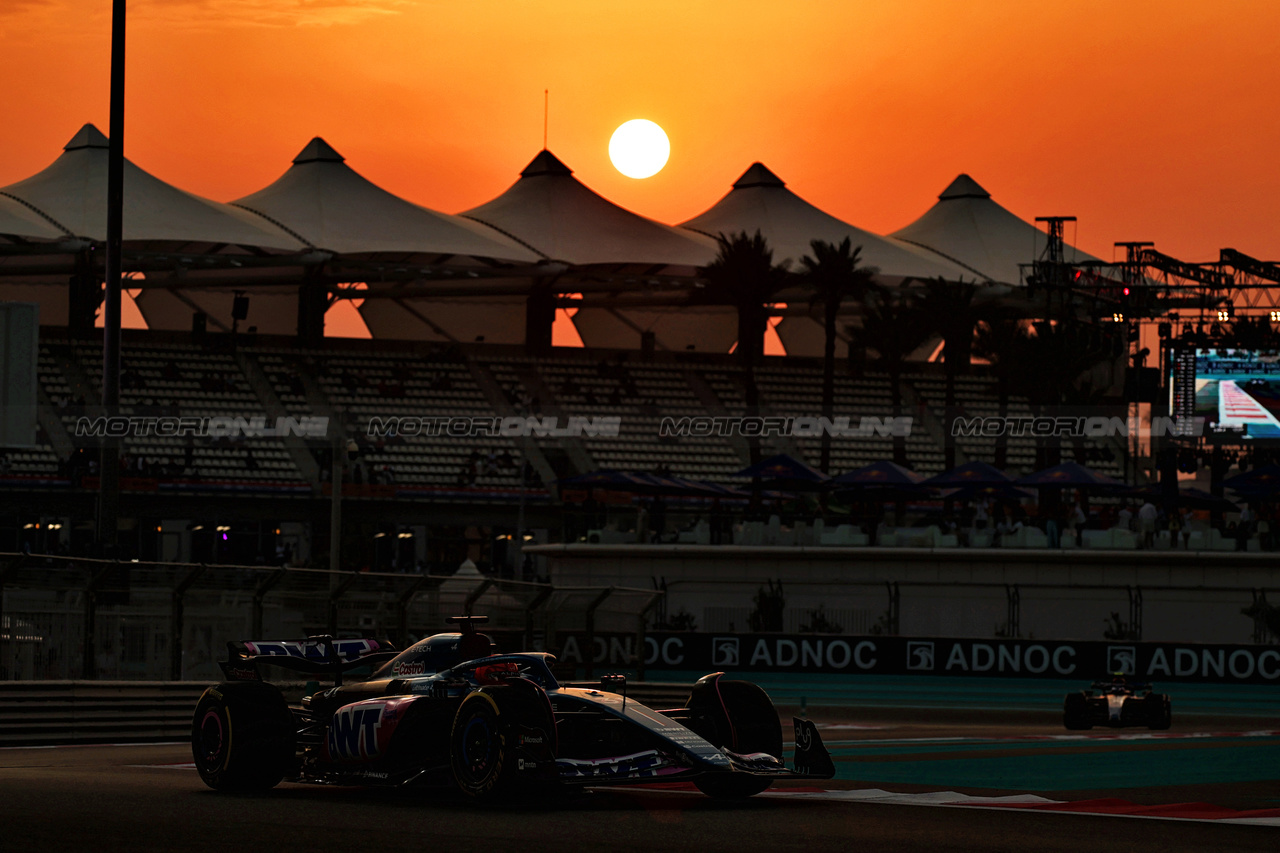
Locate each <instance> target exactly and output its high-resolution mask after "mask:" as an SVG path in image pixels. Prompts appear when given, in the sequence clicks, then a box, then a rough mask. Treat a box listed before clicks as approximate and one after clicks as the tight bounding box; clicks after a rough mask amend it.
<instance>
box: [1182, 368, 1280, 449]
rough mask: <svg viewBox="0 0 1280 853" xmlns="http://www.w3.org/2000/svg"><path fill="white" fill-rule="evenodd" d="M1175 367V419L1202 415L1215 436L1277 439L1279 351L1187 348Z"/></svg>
mask: <svg viewBox="0 0 1280 853" xmlns="http://www.w3.org/2000/svg"><path fill="white" fill-rule="evenodd" d="M1173 370H1174V376H1173V382H1172V383H1171V386H1172V389H1171V390H1172V394H1173V399H1172V400H1171V401H1170V403H1171V406H1170V410H1171V412H1172V413H1173V415H1174V416H1175V417H1188V416H1190V417H1197V418H1204V419H1205V423H1206V432H1207V433H1208V434H1209V435H1211V436H1212V435H1217V436H1218V437H1219V438H1225V437H1229V436H1230V437H1239V438H1241V439H1269V440H1275V439H1280V351H1276V350H1248V349H1235V348H1224V347H1217V348H1209V349H1196V350H1194V351H1192V350H1188V351H1185V352H1182V353H1179V354H1178V355H1177V357H1175V359H1174V362H1173Z"/></svg>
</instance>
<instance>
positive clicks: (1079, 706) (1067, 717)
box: [1062, 693, 1093, 731]
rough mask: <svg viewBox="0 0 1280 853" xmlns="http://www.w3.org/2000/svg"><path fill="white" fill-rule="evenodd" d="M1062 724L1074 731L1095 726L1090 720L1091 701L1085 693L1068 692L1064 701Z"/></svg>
mask: <svg viewBox="0 0 1280 853" xmlns="http://www.w3.org/2000/svg"><path fill="white" fill-rule="evenodd" d="M1062 725H1063V726H1064V727H1066V728H1068V729H1071V730H1072V731H1083V730H1085V729H1091V728H1093V724H1092V723H1090V722H1089V701H1088V700H1087V699H1085V696H1084V694H1083V693H1068V694H1067V698H1066V700H1065V701H1064V702H1063V703H1062Z"/></svg>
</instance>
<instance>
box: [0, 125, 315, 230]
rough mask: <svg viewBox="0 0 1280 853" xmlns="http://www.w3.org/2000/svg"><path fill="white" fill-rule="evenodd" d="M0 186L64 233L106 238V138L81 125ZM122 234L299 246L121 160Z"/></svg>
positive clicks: (240, 212)
mask: <svg viewBox="0 0 1280 853" xmlns="http://www.w3.org/2000/svg"><path fill="white" fill-rule="evenodd" d="M0 192H3V193H4V195H6V196H10V197H13V198H17V199H20V200H21V201H22V202H25V203H26V204H28V205H30V206H31V207H32V208H34V209H35V210H36V211H39V213H40V214H42V215H43V216H44V217H47V218H48V219H49V220H52V221H53V222H56V223H57V224H58V225H59V226H60V227H61V228H62V229H64V230H65V231H66V232H68V233H71V234H75V235H76V236H79V237H85V238H88V239H91V240H105V239H106V237H107V137H105V136H103V134H102V132H101V131H99V130H98V129H97V128H96V127H94V126H93V125H92V124H86V125H85V126H84V127H82V128H80V131H79V132H78V133H76V135H75V136H73V137H72V138H71V141H70V142H68V143H67V144H66V146H64V148H63V152H62V154H61V155H60V156H59V157H58V159H57V160H55V161H53V163H52V164H51V165H50V166H48V168H46V169H44V170H43V171H41V172H37V173H36V174H35V175H32V176H31V177H29V178H27V179H26V180H22V181H19V182H17V183H16V184H11V185H9V186H7V187H5V188H4V189H3V190H0ZM123 237H124V239H125V240H129V241H162V242H176V243H186V244H190V243H200V244H209V245H217V244H224V243H231V244H236V245H242V246H258V247H269V248H278V249H289V250H296V249H298V248H301V245H300V243H299V241H298V240H295V239H294V238H293V237H292V236H290V235H289V234H287V233H285V231H284V230H282V229H280V228H278V227H276V226H274V225H272V224H271V223H269V222H265V221H263V220H262V218H261V217H258V216H254V215H253V214H251V213H248V212H247V211H244V210H239V209H237V208H235V207H232V206H231V205H227V204H222V203H220V202H216V201H211V200H209V199H207V198H201V197H200V196H198V195H193V194H192V193H188V192H185V191H183V190H180V189H178V188H177V187H174V186H172V185H170V184H167V183H165V182H164V181H162V180H160V179H159V178H156V177H154V176H153V175H151V174H149V173H147V172H145V171H143V170H142V169H140V168H138V167H137V166H135V165H133V163H131V162H129V160H127V159H126V160H125V161H124V219H123Z"/></svg>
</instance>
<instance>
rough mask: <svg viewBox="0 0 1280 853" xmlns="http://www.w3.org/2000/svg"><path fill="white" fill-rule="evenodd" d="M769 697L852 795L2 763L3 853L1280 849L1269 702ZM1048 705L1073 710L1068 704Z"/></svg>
mask: <svg viewBox="0 0 1280 853" xmlns="http://www.w3.org/2000/svg"><path fill="white" fill-rule="evenodd" d="M965 681H968V682H970V683H972V680H970V679H965ZM766 686H767V687H769V689H770V692H771V694H773V695H774V698H775V701H776V702H777V703H778V704H779V706H780V710H781V711H782V712H783V713H784V714H789V713H791V712H792V711H795V712H797V713H798V712H799V702H798V698H799V695H804V696H805V713H807V715H808V716H809V717H810V718H812V719H813V720H814V721H815V722H817V723H818V725H819V729H820V731H821V732H822V734H823V738H824V741H825V742H826V744H827V746H828V748H829V749H830V750H831V752H832V755H833V757H834V758H835V759H836V765H837V771H838V772H837V777H836V778H835V779H833V780H830V781H824V782H819V783H804V784H800V783H785V784H779V785H776V786H775V787H774V788H773V789H771V790H770V791H769V792H767V793H766V794H764V795H761V796H759V797H755V798H752V799H750V800H747V801H743V802H731V803H726V802H718V801H713V800H710V799H708V798H706V797H703V796H702V795H701V794H698V793H697V792H695V791H693V790H692V789H691V787H689V786H676V787H656V788H649V789H637V788H613V789H605V788H601V789H594V790H592V791H590V792H587V793H586V794H584V795H582V796H578V797H572V798H564V799H546V800H540V801H535V802H529V803H523V804H518V805H512V806H508V807H500V808H495V807H480V806H476V805H474V804H471V803H469V802H466V801H464V800H463V799H462V798H461V797H460V796H458V795H456V794H453V793H451V792H442V791H427V790H413V791H379V790H372V789H356V788H328V787H319V786H307V785H295V784H284V785H281V786H280V787H279V788H277V789H276V790H275V791H273V792H272V793H271V794H270V795H268V796H265V797H256V798H250V797H231V796H226V795H220V794H217V793H214V792H212V791H210V790H208V789H207V788H205V787H204V785H203V784H202V783H201V781H200V779H199V777H198V776H197V775H196V773H195V772H194V770H193V769H191V767H190V760H191V758H190V749H189V747H188V746H187V745H186V744H149V745H121V746H65V747H48V748H15V749H0V851H3V853H9V851H15V853H16V851H32V853H45V851H61V850H67V851H91V850H92V851H104V850H130V851H137V850H182V851H186V850H228V849H230V850H233V851H234V853H253V851H271V853H283V851H289V850H342V851H346V850H366V849H393V850H424V851H429V850H441V851H450V853H452V852H453V851H466V850H486V851H504V850H520V851H537V850H557V851H574V850H590V849H607V850H610V851H630V850H645V851H659V850H661V851H669V850H675V851H685V850H692V851H720V850H724V851H735V853H757V851H759V853H764V851H769V853H774V851H789V850H805V851H826V850H832V851H836V850H839V851H850V850H857V851H864V850H865V851H879V850H927V851H930V853H938V851H953V850H954V851H995V850H1009V851H1019V853H1031V852H1032V851H1068V850H1069V851H1082V850H1089V851H1095V850H1139V851H1166V850H1169V851H1180V850H1204V851H1215V853H1218V851H1249V850H1267V851H1275V850H1277V849H1280V713H1274V712H1272V709H1274V708H1276V707H1280V706H1277V705H1275V704H1272V703H1273V702H1274V699H1275V696H1276V694H1275V693H1274V692H1268V690H1266V689H1263V690H1261V691H1259V690H1256V689H1254V690H1249V691H1245V692H1244V693H1243V694H1242V695H1241V697H1240V700H1241V701H1240V703H1238V704H1232V703H1231V702H1227V703H1226V706H1225V707H1218V708H1216V709H1215V711H1214V713H1211V714H1203V713H1198V711H1199V710H1200V709H1199V708H1198V707H1197V705H1196V702H1195V701H1194V700H1193V698H1192V696H1191V695H1190V694H1189V693H1188V692H1187V691H1186V688H1185V686H1179V687H1178V689H1177V691H1176V692H1174V691H1173V690H1171V691H1170V692H1171V693H1174V695H1175V700H1174V701H1175V706H1174V707H1175V711H1174V724H1173V728H1172V729H1171V730H1170V731H1168V732H1148V731H1146V730H1145V729H1120V730H1104V729H1095V730H1093V731H1089V732H1067V731H1065V730H1064V729H1063V728H1062V727H1061V723H1060V710H1048V709H1047V708H1046V707H1045V706H1044V704H1042V703H1037V702H1032V703H1030V704H1031V705H1039V707H1025V708H1018V707H1013V708H1006V709H1005V710H1003V711H992V710H991V709H990V708H985V709H984V708H968V709H966V708H964V707H959V708H957V707H955V705H956V704H959V703H958V702H957V701H956V700H955V699H954V697H952V698H951V699H947V698H946V697H943V702H942V703H940V704H934V699H936V698H937V697H933V698H931V699H930V700H929V701H926V702H924V704H923V705H921V706H920V707H890V706H888V705H877V704H874V703H868V705H867V707H850V706H844V705H839V704H835V703H828V702H824V701H821V700H820V699H819V700H817V701H815V699H814V698H811V697H815V696H817V694H815V693H813V692H812V686H811V685H801V686H802V687H803V688H805V689H806V690H808V691H809V692H807V693H805V694H793V693H790V692H789V688H787V687H785V686H783V685H780V684H770V685H766ZM793 686H794V685H793ZM934 686H935V687H936V688H944V687H946V685H944V684H941V683H938V684H936V685H934ZM1041 686H1042V687H1045V696H1046V697H1047V696H1048V695H1049V693H1050V691H1054V692H1056V695H1057V697H1058V698H1057V699H1056V703H1055V704H1056V706H1057V709H1060V707H1061V695H1062V692H1064V691H1063V690H1061V689H1060V687H1061V685H1060V684H1059V683H1050V684H1049V685H1048V686H1046V685H1043V684H1042V685H1041ZM1070 686H1071V685H1068V689H1070ZM1074 686H1077V687H1078V686H1080V685H1074ZM942 692H943V693H945V692H946V691H945V690H943V691H942ZM1191 692H1192V693H1194V692H1195V691H1191ZM1223 695H1224V694H1223V693H1222V691H1221V690H1220V689H1219V690H1218V692H1217V693H1214V692H1213V689H1209V690H1207V691H1206V694H1205V696H1206V701H1210V700H1211V699H1212V698H1213V697H1214V696H1217V697H1218V700H1221V699H1222V696H1223ZM899 701H901V696H899ZM903 704H906V703H905V702H903ZM1211 704H1212V702H1211ZM947 705H950V707H947ZM1182 706H1185V708H1186V709H1190V712H1184V713H1179V708H1180V707H1182ZM789 728H790V727H789V726H788V727H787V728H786V729H785V730H788V731H789ZM788 752H789V745H788Z"/></svg>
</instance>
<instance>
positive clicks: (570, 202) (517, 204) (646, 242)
mask: <svg viewBox="0 0 1280 853" xmlns="http://www.w3.org/2000/svg"><path fill="white" fill-rule="evenodd" d="M461 215H462V216H465V217H467V218H468V219H473V220H475V221H476V222H483V223H484V224H486V225H489V226H491V227H493V228H495V229H497V230H498V231H501V232H502V233H504V234H509V235H511V236H513V237H515V238H517V239H519V240H520V242H522V243H524V244H525V245H526V246H529V247H530V248H532V249H534V250H535V251H537V252H538V253H539V254H540V255H542V256H543V257H546V258H549V259H552V260H557V261H564V262H567V263H571V264H608V263H646V264H675V265H688V266H700V265H703V264H707V263H710V261H711V260H712V259H713V258H714V257H715V255H716V246H715V243H714V241H712V240H709V239H707V238H705V237H703V236H701V235H697V234H689V233H686V232H684V231H681V230H679V229H676V228H672V227H671V226H669V225H663V224H662V223H660V222H655V221H654V220H652V219H646V218H645V217H643V216H640V215H639V214H636V213H632V212H631V211H629V210H626V209H625V208H622V207H619V206H618V205H616V204H614V203H613V202H611V201H608V200H607V199H605V198H602V197H601V196H599V195H597V194H596V193H595V192H593V191H592V190H590V189H588V188H587V187H586V186H585V185H584V184H582V183H581V182H580V181H578V179H577V178H575V177H573V171H572V170H571V169H570V168H569V167H568V166H566V165H565V164H564V163H562V162H561V161H560V160H559V159H558V158H557V157H556V156H555V155H554V154H552V153H551V152H550V151H547V150H545V149H544V150H543V151H541V152H539V154H538V155H537V156H536V157H534V158H533V160H532V161H531V162H530V163H529V165H528V166H526V167H525V169H524V171H522V172H521V173H520V180H518V181H516V182H515V183H514V184H512V185H511V187H510V188H509V189H508V190H507V191H506V192H504V193H503V194H502V195H500V196H498V197H497V198H495V199H493V200H492V201H489V202H487V203H485V204H482V205H480V206H479V207H475V208H472V209H471V210H468V211H465V212H463V213H462V214H461Z"/></svg>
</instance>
